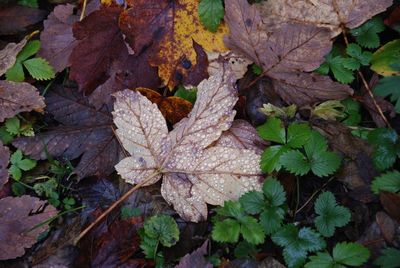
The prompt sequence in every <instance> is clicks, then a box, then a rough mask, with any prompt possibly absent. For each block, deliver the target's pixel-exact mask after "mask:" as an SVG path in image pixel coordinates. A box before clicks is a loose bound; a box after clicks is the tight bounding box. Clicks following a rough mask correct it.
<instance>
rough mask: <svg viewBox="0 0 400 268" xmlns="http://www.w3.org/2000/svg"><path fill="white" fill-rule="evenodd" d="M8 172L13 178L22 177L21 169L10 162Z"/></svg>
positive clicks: (18, 178)
mask: <svg viewBox="0 0 400 268" xmlns="http://www.w3.org/2000/svg"><path fill="white" fill-rule="evenodd" d="M8 172H9V173H10V175H11V176H12V177H13V179H14V180H17V181H19V180H20V179H21V177H22V171H21V169H19V167H18V166H17V165H14V164H12V165H11V166H10V168H9V169H8Z"/></svg>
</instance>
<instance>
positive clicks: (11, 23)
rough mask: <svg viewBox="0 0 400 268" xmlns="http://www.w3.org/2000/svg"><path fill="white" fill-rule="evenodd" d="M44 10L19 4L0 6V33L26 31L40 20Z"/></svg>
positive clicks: (42, 17) (44, 12)
mask: <svg viewBox="0 0 400 268" xmlns="http://www.w3.org/2000/svg"><path fill="white" fill-rule="evenodd" d="M46 13H47V12H46V11H44V10H40V9H37V8H30V7H25V6H20V5H13V6H5V7H0V35H12V34H16V33H19V32H23V31H26V30H27V28H28V27H29V26H32V25H34V24H36V23H38V22H40V21H42V20H43V19H44V18H45V16H46Z"/></svg>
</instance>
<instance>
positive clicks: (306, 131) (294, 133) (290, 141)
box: [287, 123, 311, 148]
mask: <svg viewBox="0 0 400 268" xmlns="http://www.w3.org/2000/svg"><path fill="white" fill-rule="evenodd" d="M310 137H311V129H310V126H309V125H307V124H297V123H294V124H290V126H289V127H288V132H287V145H289V146H290V147H292V148H301V147H302V146H303V145H304V144H306V143H307V142H308V140H309V139H310Z"/></svg>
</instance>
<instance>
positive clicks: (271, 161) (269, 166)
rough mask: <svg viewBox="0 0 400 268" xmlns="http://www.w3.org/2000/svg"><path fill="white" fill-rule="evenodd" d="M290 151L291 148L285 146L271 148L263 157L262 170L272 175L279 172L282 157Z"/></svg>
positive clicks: (265, 151)
mask: <svg viewBox="0 0 400 268" xmlns="http://www.w3.org/2000/svg"><path fill="white" fill-rule="evenodd" d="M289 150H290V149H289V147H288V146H284V145H272V146H269V147H268V148H267V149H265V150H264V152H263V153H262V155H261V161H260V167H261V170H262V171H263V172H265V173H271V172H272V171H274V170H275V171H279V170H280V169H281V167H282V164H281V161H280V159H281V156H282V155H283V153H285V152H287V151H289Z"/></svg>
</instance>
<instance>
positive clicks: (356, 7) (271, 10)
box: [260, 0, 393, 37]
mask: <svg viewBox="0 0 400 268" xmlns="http://www.w3.org/2000/svg"><path fill="white" fill-rule="evenodd" d="M392 3H393V0H380V1H375V0H322V1H321V0H320V1H298V0H279V1H274V0H268V1H265V2H263V3H262V4H260V11H261V14H262V16H263V18H265V22H266V23H267V25H268V27H269V28H271V27H279V26H278V25H279V24H280V23H282V22H295V23H302V24H308V25H315V26H318V27H322V28H327V29H329V30H330V31H331V36H332V37H335V36H337V35H339V34H340V33H341V32H342V30H343V29H342V27H346V28H349V29H353V28H356V27H358V26H360V25H361V24H363V23H364V22H365V21H367V20H368V19H370V18H371V17H373V16H374V15H376V14H378V13H381V12H383V11H385V10H386V8H388V7H390V6H391V5H392Z"/></svg>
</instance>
